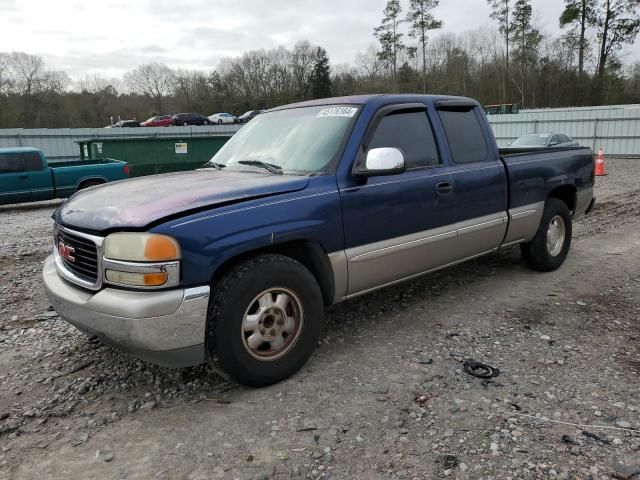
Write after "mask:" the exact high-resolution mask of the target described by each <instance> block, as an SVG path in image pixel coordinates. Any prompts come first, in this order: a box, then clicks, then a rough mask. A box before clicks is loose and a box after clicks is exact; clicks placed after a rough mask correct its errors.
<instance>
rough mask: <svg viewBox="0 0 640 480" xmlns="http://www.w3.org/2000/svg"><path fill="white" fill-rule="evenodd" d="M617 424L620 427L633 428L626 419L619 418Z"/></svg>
mask: <svg viewBox="0 0 640 480" xmlns="http://www.w3.org/2000/svg"><path fill="white" fill-rule="evenodd" d="M616 425H617V426H618V427H620V428H631V424H630V423H629V422H627V421H626V420H618V421H617V422H616Z"/></svg>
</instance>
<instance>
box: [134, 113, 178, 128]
mask: <svg viewBox="0 0 640 480" xmlns="http://www.w3.org/2000/svg"><path fill="white" fill-rule="evenodd" d="M171 125H173V117H172V116H171V115H160V116H158V117H151V118H150V119H149V120H146V121H144V122H142V123H141V124H140V126H141V127H170V126H171Z"/></svg>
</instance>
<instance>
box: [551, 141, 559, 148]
mask: <svg viewBox="0 0 640 480" xmlns="http://www.w3.org/2000/svg"><path fill="white" fill-rule="evenodd" d="M559 143H560V142H549V146H550V147H555V146H556V145H558V144H559Z"/></svg>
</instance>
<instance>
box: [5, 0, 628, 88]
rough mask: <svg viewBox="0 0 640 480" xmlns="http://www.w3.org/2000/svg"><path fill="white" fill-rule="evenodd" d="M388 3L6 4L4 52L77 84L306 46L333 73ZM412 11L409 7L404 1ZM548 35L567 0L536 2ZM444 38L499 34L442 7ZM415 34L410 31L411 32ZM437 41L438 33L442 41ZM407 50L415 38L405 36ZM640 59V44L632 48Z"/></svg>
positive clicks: (472, 0) (480, 15) (473, 11)
mask: <svg viewBox="0 0 640 480" xmlns="http://www.w3.org/2000/svg"><path fill="white" fill-rule="evenodd" d="M385 3H386V0H323V1H317V0H296V1H295V2H292V1H291V0H270V1H265V0H242V1H241V2H239V1H237V0H216V1H211V0H182V1H180V2H176V1H175V0H136V1H131V0H109V1H107V2H88V1H80V0H77V1H70V0H66V1H64V2H44V1H42V0H0V11H2V12H3V14H2V16H0V31H2V35H3V44H2V47H1V48H2V49H3V50H5V51H11V50H18V51H25V52H28V53H33V54H40V55H42V56H43V57H44V58H45V60H46V61H47V63H48V66H49V67H50V68H53V69H63V70H65V71H67V73H68V74H69V75H71V76H72V77H75V78H78V77H81V76H84V75H86V74H88V73H90V74H94V73H103V74H105V75H121V74H122V73H124V72H125V71H127V70H130V69H132V68H135V67H136V66H138V65H139V64H141V63H147V62H150V61H158V62H163V63H166V64H167V65H169V66H170V67H172V68H188V69H193V68H199V69H205V70H209V69H212V68H214V67H215V66H216V64H217V62H218V61H219V60H220V59H221V58H222V57H226V56H238V55H241V54H242V53H243V52H246V51H249V50H257V49H262V48H265V49H269V48H275V47H277V46H279V45H284V46H286V47H288V48H291V47H292V46H293V45H294V44H295V43H296V42H298V41H300V40H309V41H310V42H311V43H313V44H316V45H321V46H323V47H325V48H326V49H327V51H328V53H329V56H330V58H331V61H332V63H333V64H334V65H337V64H342V63H345V62H353V61H354V58H355V54H356V53H357V52H358V51H364V50H366V49H367V47H368V46H369V45H371V44H374V43H375V42H376V40H375V38H374V37H373V28H374V27H375V26H377V25H378V24H379V23H380V20H381V18H382V10H383V9H384V6H385ZM402 3H403V6H404V8H405V9H406V7H407V5H408V0H403V2H402ZM532 3H533V9H534V15H535V18H536V19H537V21H538V23H540V24H541V25H542V30H543V32H545V33H547V34H552V35H557V34H558V33H559V32H560V29H559V26H558V17H559V15H560V12H561V10H562V8H563V2H561V1H560V0H532ZM434 13H435V15H436V16H437V17H438V18H441V19H442V20H443V21H444V27H443V29H442V31H441V32H439V33H453V34H462V33H464V32H465V31H470V30H476V29H477V28H479V27H487V28H492V29H495V28H496V25H495V22H493V21H492V20H491V19H490V18H489V14H490V8H489V6H488V4H487V1H486V0H441V1H440V5H439V6H438V7H437V8H436V9H435V11H434ZM403 28H405V29H406V25H403ZM437 34H438V33H434V35H437ZM405 39H406V40H407V41H409V39H408V38H406V37H405ZM628 51H629V52H630V53H629V54H627V56H626V57H625V58H626V59H627V60H628V61H631V60H634V59H635V60H637V59H640V39H639V40H638V41H637V42H636V44H635V45H634V46H633V47H632V48H630V49H628Z"/></svg>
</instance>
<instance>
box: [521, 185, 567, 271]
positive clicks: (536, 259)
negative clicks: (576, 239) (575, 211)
mask: <svg viewBox="0 0 640 480" xmlns="http://www.w3.org/2000/svg"><path fill="white" fill-rule="evenodd" d="M558 218H560V219H561V220H562V222H563V223H564V240H562V245H561V247H560V246H558V247H556V249H555V250H556V251H557V253H555V252H554V251H550V249H549V246H548V242H547V233H548V232H549V229H550V228H553V227H552V221H554V222H556V223H555V225H556V228H557V225H558V223H559V222H558V220H557V219H558ZM572 230H573V229H572V224H571V212H570V211H569V207H567V204H566V203H564V202H563V201H562V200H558V199H557V198H549V199H547V201H546V203H545V205H544V212H543V213H542V219H541V220H540V226H539V227H538V231H537V232H536V236H535V237H533V240H531V242H529V243H524V244H522V245H520V251H521V252H522V256H523V258H524V260H525V262H526V263H527V265H528V266H529V267H530V268H532V269H533V270H538V271H540V272H550V271H552V270H555V269H557V268H558V267H560V265H562V264H563V263H564V261H565V259H566V258H567V254H568V253H569V248H570V247H571V235H572Z"/></svg>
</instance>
